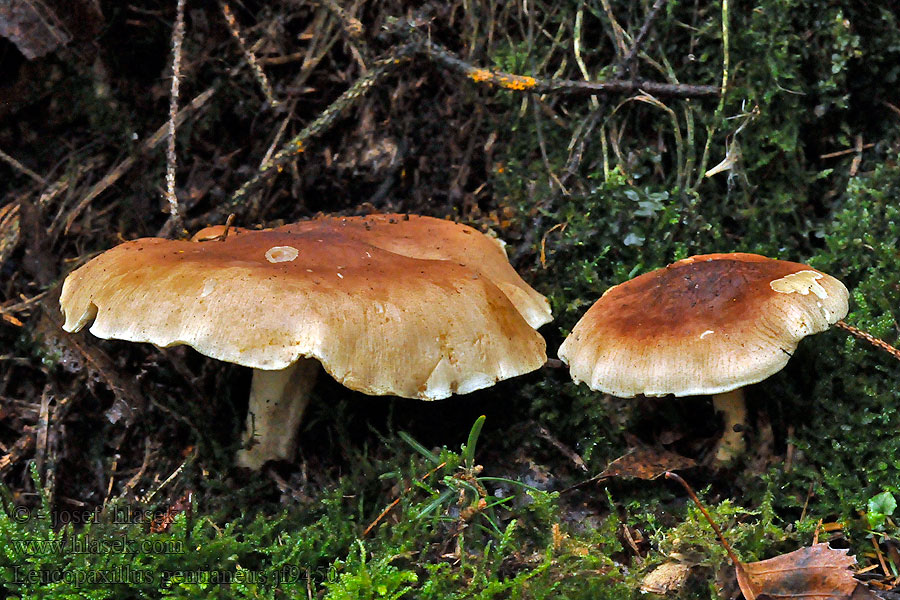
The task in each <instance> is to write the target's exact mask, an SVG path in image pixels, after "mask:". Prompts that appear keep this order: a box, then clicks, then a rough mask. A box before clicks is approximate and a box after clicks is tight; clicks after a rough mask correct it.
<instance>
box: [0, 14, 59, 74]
mask: <svg viewBox="0 0 900 600" xmlns="http://www.w3.org/2000/svg"><path fill="white" fill-rule="evenodd" d="M0 35H2V36H3V37H5V38H7V39H9V40H10V41H11V42H12V43H14V44H15V45H16V47H17V48H18V49H19V52H21V53H22V54H23V55H24V56H25V58H27V59H28V60H33V59H35V58H38V57H41V56H43V55H45V54H47V53H49V52H53V51H54V50H56V49H57V48H59V47H60V46H63V45H65V44H67V43H68V42H69V40H71V39H72V37H71V36H70V35H69V34H68V32H66V31H65V28H64V27H63V25H62V23H61V22H60V21H59V19H58V18H57V16H56V14H55V13H54V12H53V11H52V10H51V9H50V8H49V7H47V6H45V5H44V4H43V3H41V2H30V1H29V0H11V1H7V2H2V3H0Z"/></svg>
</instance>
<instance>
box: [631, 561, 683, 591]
mask: <svg viewBox="0 0 900 600" xmlns="http://www.w3.org/2000/svg"><path fill="white" fill-rule="evenodd" d="M692 566H693V565H689V564H687V563H683V562H675V561H671V562H666V563H663V564H661V565H659V566H658V567H656V568H655V569H653V570H652V571H650V572H649V573H647V574H646V575H645V576H644V579H642V580H641V591H642V592H644V593H650V594H667V593H669V592H676V591H678V590H680V589H681V588H682V587H683V586H684V582H685V581H687V578H688V575H690V574H691V568H692Z"/></svg>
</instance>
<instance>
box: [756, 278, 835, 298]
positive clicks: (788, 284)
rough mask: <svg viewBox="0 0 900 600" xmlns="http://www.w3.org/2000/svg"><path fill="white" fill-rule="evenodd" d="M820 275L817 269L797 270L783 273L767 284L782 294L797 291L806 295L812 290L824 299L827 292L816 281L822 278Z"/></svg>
mask: <svg viewBox="0 0 900 600" xmlns="http://www.w3.org/2000/svg"><path fill="white" fill-rule="evenodd" d="M822 277H824V275H822V274H821V273H819V272H817V271H797V272H796V273H791V274H790V275H785V276H784V277H782V278H781V279H776V280H775V281H771V282H769V286H770V287H771V288H772V289H773V290H775V291H776V292H780V293H782V294H790V293H791V292H797V293H799V294H801V295H803V296H806V295H807V294H809V292H810V291H812V293H813V294H815V295H816V296H818V297H819V298H821V299H823V300H824V299H825V298H827V297H828V292H826V291H825V288H823V287H822V286H821V284H819V282H818V281H817V280H819V279H822Z"/></svg>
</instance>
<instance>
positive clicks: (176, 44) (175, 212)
mask: <svg viewBox="0 0 900 600" xmlns="http://www.w3.org/2000/svg"><path fill="white" fill-rule="evenodd" d="M184 2H185V0H178V5H177V8H176V13H177V15H176V17H175V27H174V28H173V30H172V93H171V95H170V97H169V140H168V141H169V143H168V146H167V147H166V200H167V201H168V202H169V215H170V217H169V219H170V220H171V221H172V227H173V229H174V230H175V231H176V232H177V234H178V235H179V237H180V236H181V234H182V233H183V232H184V225H183V221H182V219H181V213H180V211H179V208H178V197H177V196H176V195H175V165H176V159H177V157H176V156H175V119H176V117H177V116H178V92H179V89H180V86H181V46H182V42H184Z"/></svg>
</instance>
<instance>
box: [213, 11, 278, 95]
mask: <svg viewBox="0 0 900 600" xmlns="http://www.w3.org/2000/svg"><path fill="white" fill-rule="evenodd" d="M219 4H220V6H221V8H222V15H223V16H224V17H225V23H226V24H227V25H228V31H230V32H231V35H232V37H234V39H235V41H237V43H238V46H240V48H241V52H242V53H243V54H244V59H245V60H246V61H247V64H249V65H250V70H251V71H253V75H254V76H255V77H256V81H257V82H258V83H259V87H260V88H262V91H263V94H264V95H265V97H266V101H267V102H268V103H269V106H271V107H272V108H275V107H276V106H278V105H279V104H280V103H279V101H278V100H276V99H275V92H274V90H273V89H272V86H271V85H270V84H269V78H268V77H266V73H265V71H263V68H262V66H260V64H259V61H258V60H257V58H256V55H255V54H253V52H252V51H251V50H250V48H248V47H247V42H246V41H244V36H243V35H242V34H241V30H240V27H238V22H237V19H235V18H234V13H232V12H231V7H229V6H228V4H226V3H225V2H220V3H219Z"/></svg>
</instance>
